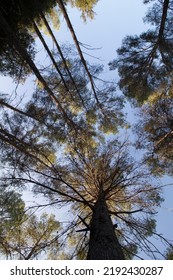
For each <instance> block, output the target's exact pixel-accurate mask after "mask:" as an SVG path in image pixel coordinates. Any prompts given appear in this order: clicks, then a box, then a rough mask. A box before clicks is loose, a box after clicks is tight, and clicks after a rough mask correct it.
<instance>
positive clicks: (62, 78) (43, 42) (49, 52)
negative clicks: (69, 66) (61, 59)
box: [33, 21, 69, 91]
mask: <svg viewBox="0 0 173 280" xmlns="http://www.w3.org/2000/svg"><path fill="white" fill-rule="evenodd" d="M33 26H34V30H35V32H36V34H37V36H38V37H39V39H40V41H41V42H42V44H43V46H44V48H45V50H46V51H47V53H48V55H49V57H50V59H51V61H52V63H53V65H54V66H55V69H56V70H57V72H58V74H59V75H60V78H61V80H62V81H63V84H64V86H65V88H66V90H67V91H69V88H68V86H67V84H66V81H65V80H64V77H63V75H62V73H61V71H60V69H59V68H58V65H57V63H56V61H55V59H54V57H53V55H52V53H51V51H50V49H49V47H48V45H47V44H46V42H45V40H44V38H43V36H42V34H41V32H40V30H39V29H38V27H37V25H36V23H35V22H34V21H33Z"/></svg>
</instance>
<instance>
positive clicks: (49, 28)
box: [40, 12, 86, 108]
mask: <svg viewBox="0 0 173 280" xmlns="http://www.w3.org/2000/svg"><path fill="white" fill-rule="evenodd" d="M40 17H41V19H42V21H43V22H44V25H45V26H46V28H47V31H48V32H49V35H50V36H51V38H52V40H53V42H54V43H55V46H56V48H57V50H58V52H59V54H60V56H61V59H62V61H63V63H64V66H65V69H66V70H67V73H68V75H69V77H70V79H71V81H72V83H73V84H74V87H75V89H76V91H77V93H78V96H79V98H80V100H81V103H82V105H83V107H84V108H86V106H85V104H84V100H83V98H82V96H81V94H80V91H79V90H78V88H77V85H76V82H75V80H74V79H73V76H72V74H71V72H70V70H69V67H68V65H67V62H66V59H65V57H64V55H63V53H62V51H61V47H60V45H59V44H58V41H57V39H56V38H55V35H54V33H53V32H52V29H51V27H50V25H49V23H48V21H47V19H46V17H45V16H44V14H43V13H42V12H40Z"/></svg>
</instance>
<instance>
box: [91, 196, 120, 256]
mask: <svg viewBox="0 0 173 280" xmlns="http://www.w3.org/2000/svg"><path fill="white" fill-rule="evenodd" d="M87 259H88V260H124V254H123V251H122V248H121V245H120V244H119V241H118V238H117V236H116V234H115V229H114V226H113V224H112V221H111V218H110V215H109V212H108V207H107V204H106V201H105V198H104V196H100V197H99V198H98V200H97V201H96V203H95V206H94V210H93V216H92V220H91V225H90V241H89V250H88V255H87Z"/></svg>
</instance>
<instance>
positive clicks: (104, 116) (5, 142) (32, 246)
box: [0, 0, 172, 259]
mask: <svg viewBox="0 0 173 280" xmlns="http://www.w3.org/2000/svg"><path fill="white" fill-rule="evenodd" d="M97 2H98V1H83V2H81V1H61V0H58V1H33V2H32V3H31V1H16V3H14V1H11V6H9V5H7V1H3V3H2V4H3V5H2V7H1V10H0V23H1V28H0V35H2V36H0V37H1V38H2V39H1V41H2V42H1V43H2V44H1V45H2V49H0V55H2V57H3V59H2V62H1V63H2V65H0V69H1V71H2V73H3V74H4V75H10V76H12V77H15V78H16V79H17V81H18V82H20V79H21V78H24V77H27V75H28V74H30V75H31V74H32V75H33V77H34V79H35V84H34V89H33V90H32V92H31V93H30V96H28V98H27V100H22V98H21V102H18V105H17V106H16V103H15V102H14V101H17V100H18V98H19V95H18V92H17V90H16V97H15V99H14V100H12V99H11V98H9V95H8V94H4V93H2V94H1V99H0V105H1V111H0V112H1V124H0V149H1V154H0V160H1V163H2V164H3V173H2V174H1V175H0V176H1V182H2V185H1V187H2V190H3V187H4V186H8V188H9V189H10V190H12V191H11V196H10V199H8V204H7V207H5V208H3V206H2V211H1V212H2V213H1V216H2V219H3V224H2V228H1V229H0V230H1V231H2V234H1V237H0V238H1V240H2V242H1V243H0V244H1V245H2V246H1V248H0V251H1V253H2V254H3V255H5V256H6V257H9V256H10V257H12V258H22V259H33V258H36V257H38V256H39V255H40V254H41V253H42V250H45V252H46V253H47V255H48V257H49V258H55V259H56V258H59V257H58V256H57V255H60V256H61V257H62V258H68V259H70V258H71V259H76V258H79V259H84V258H87V259H129V258H130V259H131V258H133V257H134V256H136V257H139V258H140V256H139V255H138V253H140V251H144V252H145V253H146V254H148V255H149V256H150V257H152V258H156V255H155V254H157V253H160V254H161V255H162V256H164V254H163V253H162V252H160V251H159V249H157V247H156V246H155V245H154V243H151V241H150V240H149V237H150V236H152V235H153V236H155V237H156V238H160V239H161V240H164V241H165V242H166V243H167V245H168V246H171V244H170V242H168V241H167V240H166V239H165V238H164V237H163V236H162V235H161V234H158V233H157V232H156V221H155V216H156V213H157V208H158V207H159V206H160V204H161V202H162V201H163V198H162V193H161V187H160V185H159V184H158V182H157V181H156V178H155V177H154V175H153V173H152V172H151V169H150V168H148V166H147V164H146V161H145V160H141V161H140V160H136V159H134V158H133V157H132V156H131V154H132V153H133V149H134V147H133V146H132V144H131V143H130V141H129V140H128V139H126V137H124V139H123V138H122V137H120V136H119V134H118V133H119V131H120V130H125V128H127V121H126V120H125V115H124V113H123V107H124V98H123V97H122V95H120V94H119V93H118V92H117V90H116V84H115V82H114V81H109V82H108V81H104V80H103V79H102V78H101V77H102V76H101V75H102V73H103V71H104V67H103V66H102V65H99V64H97V65H93V64H91V63H89V62H88V61H87V60H86V59H85V57H84V54H83V52H82V48H81V44H80V43H79V40H78V38H77V36H76V33H75V30H74V28H73V25H72V22H71V21H70V18H69V15H68V11H67V4H68V3H71V5H72V6H75V7H77V8H79V9H80V10H81V11H82V16H83V17H84V19H86V16H90V17H91V18H92V17H93V7H94V5H95V4H96V3H97ZM145 2H146V1H145ZM147 2H148V1H147ZM56 4H57V5H56ZM169 4H170V3H169V1H166V0H165V1H164V2H163V3H162V1H161V2H160V3H159V5H156V6H157V9H158V14H157V16H154V8H153V9H151V11H149V12H148V15H147V20H148V21H149V22H151V23H153V22H154V25H155V30H154V31H148V32H146V33H143V34H142V35H141V36H139V37H127V38H126V39H125V40H124V43H123V44H124V46H123V47H122V48H121V49H119V50H118V54H119V58H118V59H117V60H116V61H114V62H112V63H111V67H113V68H114V67H118V68H119V73H120V76H121V77H120V79H121V80H120V87H121V88H122V89H125V95H127V96H130V97H136V98H137V100H138V101H139V99H140V100H142V101H143V100H144V99H146V98H145V97H146V96H147V97H148V96H150V95H151V93H152V94H153V92H154V90H155V91H156V89H158V88H159V89H160V88H161V86H163V85H165V84H166V85H167V86H168V85H169V84H170V73H171V71H172V63H171V60H170V59H169V56H171V46H172V45H171V40H170V39H169V36H168V35H167V33H166V31H165V30H167V29H168V27H169V26H170V23H169V24H167V21H166V19H167V18H168V19H170V18H171V12H172V10H171V8H170V5H169ZM52 9H53V10H54V12H55V11H56V9H58V11H59V12H60V13H61V14H62V15H63V17H64V19H65V22H66V24H67V27H68V29H69V31H70V32H71V35H72V38H73V41H74V45H72V46H70V45H68V44H66V45H65V46H62V45H60V44H59V42H58V41H57V39H56V36H55V34H54V31H53V29H52V25H51V23H50V20H49V19H50V15H51V13H52ZM28 10H29V13H28ZM9 18H10V20H9ZM43 26H44V28H43ZM43 29H44V31H45V30H46V31H47V34H49V35H50V38H51V40H52V41H53V43H54V48H52V49H51V48H50V46H49V43H48V40H47V36H45V34H44V32H43ZM169 31H170V30H169ZM170 34H171V33H170ZM36 36H37V39H39V41H40V43H41V46H42V47H43V49H44V51H45V53H46V55H47V60H46V63H45V64H44V63H43V64H41V63H40V62H39V63H38V62H37V60H36V59H35V58H34V54H35V53H36V48H35V47H34V42H35V38H36ZM166 36H168V37H166ZM50 38H49V39H50ZM11 61H12V62H13V63H12V64H11ZM158 65H159V66H160V68H159V69H158V67H157V66H158ZM136 81H138V82H136ZM139 81H140V82H139ZM134 91H135V94H136V95H135V96H134ZM143 93H145V94H143ZM166 94H167V99H166V97H165V98H164V100H165V102H167V104H166V105H163V103H164V102H162V101H160V99H159V100H157V98H156V100H155V101H154V102H152V107H151V106H149V104H148V103H147V105H146V108H147V110H148V112H149V114H150V113H151V116H152V112H151V111H152V110H151V108H153V107H154V106H155V105H156V109H157V110H158V114H159V112H160V111H159V110H161V108H163V107H164V106H165V110H166V113H167V116H166V117H165V118H166V121H167V123H166V126H169V125H170V126H171V124H170V121H169V117H168V108H169V110H170V112H171V107H170V105H171V104H169V103H171V98H169V95H168V93H166ZM144 95H145V96H144ZM153 96H154V95H152V97H153ZM159 106H160V108H159ZM158 114H155V115H154V118H156V119H158ZM169 115H170V114H169ZM146 116H147V118H148V115H146ZM154 118H153V119H150V120H149V122H150V123H149V133H153V135H154V134H156V136H157V137H156V139H155V142H156V146H157V147H158V146H159V147H160V143H161V142H162V138H163V140H165V139H166V140H167V139H168V138H170V136H171V133H170V135H168V134H169V132H170V131H172V128H171V127H170V128H169V131H167V130H166V131H164V133H162V130H161V129H160V125H162V124H163V125H164V124H165V120H163V121H159V119H158V120H157V122H155V119H154ZM147 121H148V119H147ZM147 121H146V122H145V120H143V123H142V122H141V124H144V125H143V126H144V127H145V131H146V132H147ZM158 122H159V123H158ZM153 124H154V125H156V126H157V124H158V127H159V132H160V135H159V136H158V128H157V127H156V129H155V128H153ZM142 129H143V128H142ZM166 129H167V128H166ZM163 130H164V127H163ZM139 131H140V130H139ZM168 140H169V139H168ZM16 190H17V191H18V192H21V193H24V192H25V191H26V190H32V193H33V194H34V196H36V197H37V198H38V199H37V203H36V205H32V206H31V205H30V206H28V207H29V208H30V210H31V209H33V208H36V209H37V208H42V207H43V206H44V207H46V206H48V207H49V208H50V207H51V206H54V207H57V208H56V209H58V207H60V208H63V207H64V208H63V209H70V210H69V211H70V214H69V220H68V223H67V226H62V227H60V224H59V222H58V221H57V220H56V219H55V217H54V216H48V215H47V214H43V215H42V216H40V218H38V217H36V215H31V216H30V214H27V212H26V209H25V204H24V202H23V200H22V199H21V196H20V195H19V193H16V192H15V191H16ZM8 194H9V193H8ZM4 195H5V194H4V193H3V194H2V201H3V200H4V199H6V197H5V196H4ZM42 200H44V201H45V202H44V205H43V202H42ZM12 202H14V206H15V207H14V208H13V209H12ZM2 205H3V202H2ZM18 207H19V208H20V209H21V213H22V214H21V216H20V211H18ZM13 211H14V215H13ZM15 211H17V213H18V214H17V215H16V212H15ZM64 211H65V210H64ZM6 213H7V214H6ZM28 213H31V212H28ZM8 214H9V215H10V217H11V218H10V228H7V225H8V223H9V219H7V215H8ZM57 217H58V214H57ZM14 225H15V228H16V229H17V230H16V231H15V232H14ZM57 230H58V234H57V232H56V231H57ZM4 231H6V236H5V235H4V233H3V232H4ZM4 244H5V245H4ZM59 244H60V246H59ZM62 251H63V252H62Z"/></svg>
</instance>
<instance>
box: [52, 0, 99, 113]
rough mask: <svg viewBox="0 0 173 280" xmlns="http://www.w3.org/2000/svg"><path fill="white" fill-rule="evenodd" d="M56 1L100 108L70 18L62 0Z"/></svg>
mask: <svg viewBox="0 0 173 280" xmlns="http://www.w3.org/2000/svg"><path fill="white" fill-rule="evenodd" d="M57 3H58V5H59V7H60V9H61V11H62V13H63V16H64V18H65V20H66V23H67V26H68V28H69V30H70V32H71V35H72V38H73V40H74V43H75V45H76V48H77V50H78V53H79V56H80V58H81V61H82V63H83V65H84V68H85V70H86V73H87V75H88V78H89V80H90V83H91V88H92V90H93V93H94V97H95V100H96V102H97V105H98V106H99V107H100V108H102V107H101V104H100V102H99V99H98V97H97V93H96V90H95V85H94V81H93V78H92V75H91V73H90V71H89V69H88V66H87V63H86V60H85V58H84V56H83V53H82V51H81V48H80V45H79V42H78V39H77V37H76V34H75V31H74V29H73V26H72V24H71V21H70V19H69V16H68V14H67V11H66V8H65V6H64V4H63V1H62V0H57Z"/></svg>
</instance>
